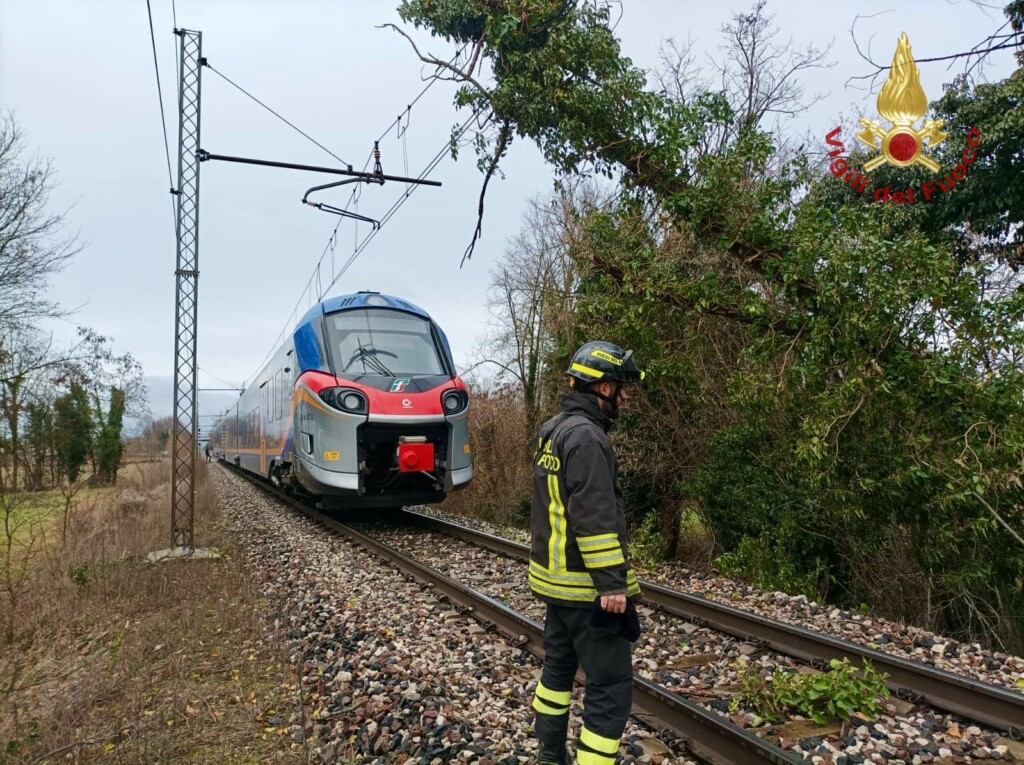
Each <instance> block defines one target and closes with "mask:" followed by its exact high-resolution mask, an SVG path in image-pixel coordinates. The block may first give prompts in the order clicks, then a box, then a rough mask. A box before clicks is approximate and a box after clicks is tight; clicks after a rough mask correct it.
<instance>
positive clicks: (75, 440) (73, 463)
mask: <svg viewBox="0 0 1024 765" xmlns="http://www.w3.org/2000/svg"><path fill="white" fill-rule="evenodd" d="M53 429H54V444H55V452H56V455H57V464H58V465H59V467H60V471H61V474H62V476H63V477H65V478H67V480H68V481H69V482H70V483H74V482H75V481H77V480H78V475H79V472H80V471H81V469H82V466H83V465H84V464H85V463H86V460H88V459H89V453H90V451H91V449H92V441H93V417H92V408H91V407H90V405H89V396H88V394H87V393H86V391H85V388H83V387H82V386H81V385H80V384H79V383H77V382H73V383H71V387H70V390H69V391H68V392H67V393H66V394H64V395H63V396H61V397H60V398H58V399H57V401H56V402H55V403H54V425H53Z"/></svg>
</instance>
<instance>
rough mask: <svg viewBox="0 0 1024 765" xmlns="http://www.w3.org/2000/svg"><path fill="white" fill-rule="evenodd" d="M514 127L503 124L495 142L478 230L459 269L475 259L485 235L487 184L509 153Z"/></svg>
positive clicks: (482, 192)
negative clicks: (481, 237)
mask: <svg viewBox="0 0 1024 765" xmlns="http://www.w3.org/2000/svg"><path fill="white" fill-rule="evenodd" d="M512 136H513V132H512V126H511V124H510V123H509V122H508V120H506V121H505V122H503V123H502V125H501V129H500V130H499V131H498V139H497V141H496V142H495V146H494V154H493V155H491V159H490V162H488V164H487V171H486V172H485V173H484V183H483V186H482V187H481V188H480V204H479V206H478V207H477V213H476V228H475V229H474V230H473V236H472V238H471V239H470V240H469V246H468V247H466V251H465V252H464V253H462V260H461V261H459V268H462V266H463V265H464V264H465V262H466V261H467V260H472V259H473V250H474V249H475V248H476V242H477V240H478V239H479V238H480V235H481V234H482V233H483V225H484V198H485V197H486V196H487V184H488V183H490V182H491V176H493V175H494V173H495V172H496V171H497V169H498V163H499V162H500V161H501V158H502V157H503V156H505V152H506V151H508V147H509V146H510V145H511V144H512Z"/></svg>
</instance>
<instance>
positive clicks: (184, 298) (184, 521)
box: [171, 29, 203, 548]
mask: <svg viewBox="0 0 1024 765" xmlns="http://www.w3.org/2000/svg"><path fill="white" fill-rule="evenodd" d="M174 34H176V35H177V36H178V39H179V43H180V44H179V51H180V57H179V61H178V189H177V191H175V190H173V189H172V193H174V194H176V195H177V213H178V215H177V240H178V247H177V269H176V270H175V272H174V274H175V280H176V289H175V299H176V304H177V308H176V311H175V315H174V422H173V424H172V427H173V430H174V453H173V456H172V461H171V547H172V548H174V547H186V548H193V547H194V544H193V526H194V519H195V467H196V450H197V446H198V443H197V441H196V374H197V371H198V369H197V364H196V326H197V322H198V305H199V96H200V82H201V73H202V68H203V58H202V48H203V33H202V32H193V31H190V30H187V29H175V30H174Z"/></svg>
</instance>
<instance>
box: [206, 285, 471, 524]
mask: <svg viewBox="0 0 1024 765" xmlns="http://www.w3.org/2000/svg"><path fill="white" fill-rule="evenodd" d="M469 405H470V397H469V391H468V390H467V388H466V385H465V384H464V383H463V381H462V379H461V378H460V377H459V375H458V374H457V372H456V369H455V364H454V362H453V360H452V353H451V348H450V346H449V344H448V338H447V337H446V336H445V333H444V332H443V331H442V329H441V327H440V326H438V324H437V323H436V322H435V321H434V320H433V319H432V318H431V317H430V315H429V314H428V313H427V312H426V311H424V310H423V309H422V308H420V307H419V306H416V305H414V304H412V303H410V302H408V301H406V300H402V299H401V298H397V297H393V296H391V295H384V294H381V293H379V292H368V291H363V292H357V293H354V294H349V295H341V296H338V297H332V298H327V299H325V300H323V301H322V302H320V303H318V304H317V305H315V306H313V307H312V308H310V309H309V310H308V311H307V312H306V313H305V314H304V315H303V316H302V318H301V319H300V320H299V322H298V324H297V325H296V327H295V329H294V331H293V332H292V333H291V334H290V335H289V336H288V337H287V339H286V340H285V341H284V342H283V343H282V345H281V347H279V348H277V349H276V350H275V351H274V353H273V355H272V356H271V357H270V360H269V361H268V362H267V364H266V365H265V366H264V367H263V368H262V369H261V370H260V371H259V373H258V374H257V376H256V377H255V379H254V380H253V381H252V383H251V384H250V385H249V386H248V387H246V388H245V389H244V390H243V392H242V394H241V396H240V397H239V399H238V401H237V403H236V404H235V405H234V407H233V408H232V409H231V410H229V411H228V412H227V413H226V414H225V415H224V416H223V417H221V418H220V419H219V420H218V421H217V423H216V425H215V426H214V427H213V429H212V431H211V432H210V434H209V438H208V441H207V448H208V449H209V450H210V454H211V456H213V457H216V458H217V459H218V460H220V461H223V462H228V463H232V464H234V465H235V466H237V467H238V468H240V469H241V470H244V471H246V472H248V473H253V474H255V475H258V476H259V477H260V478H262V479H265V480H267V481H269V482H271V483H273V484H274V485H276V486H278V487H281V488H284V489H287V490H289V491H293V492H295V493H298V494H302V495H307V496H309V497H311V498H312V499H314V500H315V502H316V504H317V505H318V506H319V507H321V508H324V509H330V510H346V509H352V510H359V509H373V508H375V509H381V510H396V509H399V508H401V507H403V506H407V505H417V504H424V503H430V502H440V501H441V500H443V499H444V498H445V497H446V496H447V494H448V493H450V492H452V491H455V490H458V489H461V488H464V487H465V486H467V485H468V484H469V482H470V481H471V480H472V478H473V461H472V450H471V447H470V442H469Z"/></svg>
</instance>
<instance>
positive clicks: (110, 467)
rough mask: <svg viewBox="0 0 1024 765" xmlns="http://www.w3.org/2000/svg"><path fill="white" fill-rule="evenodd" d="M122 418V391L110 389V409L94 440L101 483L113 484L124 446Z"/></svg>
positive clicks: (97, 472)
mask: <svg viewBox="0 0 1024 765" xmlns="http://www.w3.org/2000/svg"><path fill="white" fill-rule="evenodd" d="M123 418H124V391H123V390H121V389H120V388H111V389H110V408H109V410H108V412H107V418H106V421H105V422H104V423H103V427H102V428H100V433H99V437H98V438H97V439H96V444H95V451H96V477H97V478H98V479H99V481H100V482H102V483H107V484H114V483H115V482H116V481H117V469H118V468H119V467H120V465H121V453H122V452H123V451H124V444H123V443H122V441H121V422H122V420H123Z"/></svg>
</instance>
